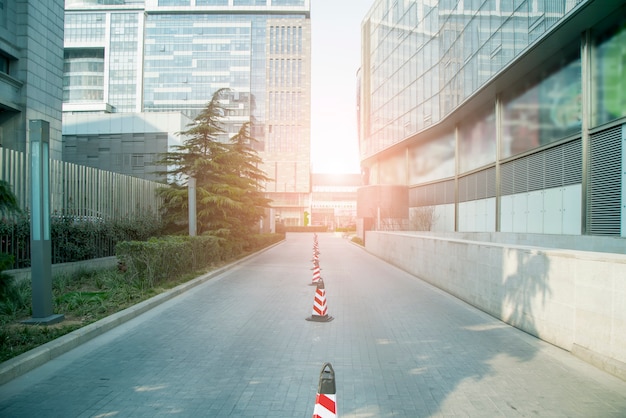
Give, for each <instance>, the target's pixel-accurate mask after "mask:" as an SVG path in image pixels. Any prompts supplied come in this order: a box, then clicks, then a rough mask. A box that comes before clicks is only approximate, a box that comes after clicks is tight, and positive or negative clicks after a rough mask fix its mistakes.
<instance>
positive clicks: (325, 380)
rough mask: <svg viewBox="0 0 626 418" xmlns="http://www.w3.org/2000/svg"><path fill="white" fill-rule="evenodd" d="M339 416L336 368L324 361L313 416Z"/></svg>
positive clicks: (326, 417)
mask: <svg viewBox="0 0 626 418" xmlns="http://www.w3.org/2000/svg"><path fill="white" fill-rule="evenodd" d="M336 416H337V388H336V385H335V370H333V366H332V365H331V364H330V363H324V365H323V366H322V371H321V372H320V380H319V383H318V385H317V396H316V397H315V409H313V418H333V417H336Z"/></svg>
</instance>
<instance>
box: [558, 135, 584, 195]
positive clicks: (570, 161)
mask: <svg viewBox="0 0 626 418" xmlns="http://www.w3.org/2000/svg"><path fill="white" fill-rule="evenodd" d="M562 148H563V186H569V185H571V184H580V183H582V181H583V180H582V179H583V157H582V154H583V150H582V142H581V140H580V139H579V140H577V141H572V142H568V143H567V144H564V145H563V147H562Z"/></svg>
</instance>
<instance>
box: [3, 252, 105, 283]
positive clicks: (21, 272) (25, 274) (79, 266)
mask: <svg viewBox="0 0 626 418" xmlns="http://www.w3.org/2000/svg"><path fill="white" fill-rule="evenodd" d="M115 266H117V257H115V256H112V257H103V258H94V259H93V260H85V261H74V262H72V263H61V264H53V265H52V277H55V276H59V275H63V274H69V275H71V274H74V273H76V272H79V271H92V270H99V269H108V268H113V267H115ZM3 273H5V274H8V275H9V276H11V277H13V278H14V279H15V280H30V279H31V274H30V268H24V269H15V270H5V271H3Z"/></svg>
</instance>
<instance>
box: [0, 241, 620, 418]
mask: <svg viewBox="0 0 626 418" xmlns="http://www.w3.org/2000/svg"><path fill="white" fill-rule="evenodd" d="M317 236H318V243H319V251H320V255H319V263H320V267H321V269H322V270H321V275H322V278H323V280H324V283H325V290H326V306H327V308H328V314H329V315H330V316H332V317H333V318H334V319H333V320H332V321H330V322H313V321H307V320H306V318H308V317H310V316H311V315H312V312H313V301H314V293H315V286H311V285H310V283H311V280H312V274H313V271H312V267H313V263H312V257H313V242H314V235H313V234H309V233H301V234H295V233H294V234H288V235H287V239H286V240H285V241H284V242H283V243H281V244H279V245H277V246H274V247H272V248H271V249H269V250H267V251H265V252H262V253H260V254H258V255H256V256H254V257H251V258H248V259H247V260H245V261H244V262H242V263H239V264H237V265H235V266H233V267H232V268H231V269H228V270H227V271H225V272H223V273H221V274H220V275H219V276H217V277H215V278H213V279H211V280H209V281H207V282H206V283H204V284H201V285H199V286H197V287H195V288H193V289H191V290H189V291H187V292H185V293H184V294H182V295H179V296H177V297H175V298H173V299H171V300H169V301H167V302H165V303H163V304H161V305H159V306H158V307H156V308H154V309H152V310H150V311H149V312H147V313H145V314H143V315H140V316H138V317H136V318H135V319H132V320H130V321H128V322H126V323H124V324H122V325H120V326H118V327H116V328H115V329H113V330H111V331H108V332H106V333H104V334H103V335H101V336H99V337H97V338H94V339H92V340H91V341H89V342H87V343H85V344H83V345H81V346H80V347H78V348H75V349H73V350H71V351H69V352H67V353H66V354H63V355H62V356H60V357H57V358H56V359H53V360H51V361H49V362H47V363H46V364H45V365H43V366H41V367H39V368H36V369H34V370H32V371H30V372H28V373H26V374H25V375H23V376H21V377H18V378H16V379H14V380H12V381H10V382H9V383H7V384H5V385H3V386H0V416H2V417H7V418H8V417H11V418H12V417H63V418H70V417H157V416H158V417H165V416H177V417H290V418H291V417H311V415H312V413H313V409H314V406H315V395H316V392H317V387H318V381H319V376H320V371H321V368H322V366H323V365H324V363H326V362H329V363H331V365H332V367H333V369H334V371H335V377H336V389H337V393H336V399H337V405H338V414H337V415H338V416H340V417H457V416H458V417H498V416H502V417H528V416H539V417H624V416H626V382H624V381H622V380H619V379H617V378H615V377H613V376H611V375H609V374H607V373H604V372H602V371H600V370H598V369H596V368H594V367H593V366H591V365H589V364H587V363H585V362H583V361H581V360H579V359H577V358H575V357H573V356H572V355H570V354H569V353H568V352H566V351H563V350H561V349H558V348H556V347H554V346H551V345H549V344H547V343H544V342H542V341H540V340H537V339H536V338H534V337H532V336H530V335H528V334H525V333H523V332H521V331H519V330H517V329H515V328H512V327H510V326H508V325H506V324H504V323H502V322H500V321H498V320H496V319H494V318H492V317H491V316H489V315H487V314H485V313H483V312H481V311H479V310H477V309H475V308H473V307H471V306H469V305H467V304H465V303H464V302H462V301H460V300H458V299H456V298H454V297H452V296H450V295H448V294H446V293H444V292H442V291H440V290H438V289H436V288H434V287H432V286H430V285H428V284H426V283H425V282H423V281H421V280H419V278H416V277H414V276H411V275H409V274H408V273H406V272H404V271H402V270H399V269H397V268H395V267H393V266H391V265H389V264H387V263H385V262H383V261H381V260H379V259H377V258H376V257H374V256H372V255H370V254H368V253H367V252H366V251H365V250H364V249H363V248H361V247H359V246H357V245H355V244H352V243H350V242H349V241H348V240H346V239H342V238H341V237H337V236H335V235H334V234H330V233H325V234H318V235H317Z"/></svg>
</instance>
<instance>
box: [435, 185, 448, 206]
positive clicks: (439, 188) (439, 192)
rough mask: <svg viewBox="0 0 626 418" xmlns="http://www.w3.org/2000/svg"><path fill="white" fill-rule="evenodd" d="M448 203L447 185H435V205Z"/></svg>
mask: <svg viewBox="0 0 626 418" xmlns="http://www.w3.org/2000/svg"><path fill="white" fill-rule="evenodd" d="M445 201H446V185H445V183H443V182H442V183H437V184H435V204H437V205H439V204H442V203H443V202H445Z"/></svg>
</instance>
